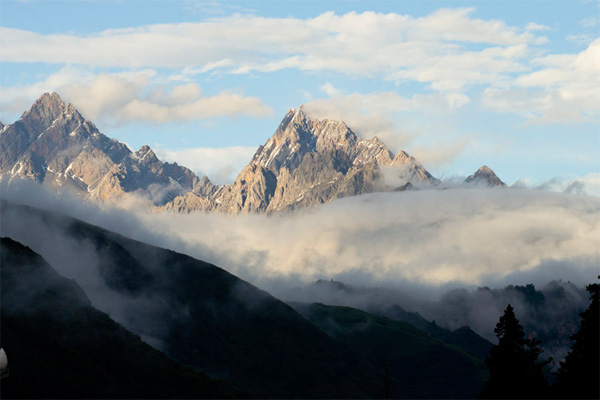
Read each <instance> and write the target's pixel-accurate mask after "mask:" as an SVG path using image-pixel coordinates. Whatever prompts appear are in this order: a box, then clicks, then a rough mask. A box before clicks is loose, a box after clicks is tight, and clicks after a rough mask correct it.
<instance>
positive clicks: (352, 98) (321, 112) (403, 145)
mask: <svg viewBox="0 0 600 400" xmlns="http://www.w3.org/2000/svg"><path fill="white" fill-rule="evenodd" d="M322 88H323V89H324V90H325V91H328V92H329V93H331V96H330V97H329V98H327V99H318V100H312V101H309V102H307V103H306V104H304V105H303V109H304V111H305V112H306V113H307V114H308V115H309V116H311V117H313V118H317V119H335V120H340V121H344V122H345V123H346V124H348V126H349V127H350V128H351V129H352V130H353V131H354V132H355V133H356V134H357V135H359V136H360V137H361V138H363V139H370V138H372V137H374V136H377V137H379V138H380V139H381V140H382V141H383V142H384V143H385V144H386V145H387V146H388V147H389V149H390V150H392V151H393V152H398V151H399V150H406V151H409V153H411V155H413V156H415V157H416V159H417V160H419V162H421V163H423V165H424V166H425V167H426V168H432V167H437V166H440V165H445V164H448V163H450V162H451V161H452V160H453V159H454V158H455V157H456V156H457V155H458V154H459V153H460V152H461V151H462V150H463V149H465V147H466V146H467V144H468V137H469V136H466V137H463V138H453V139H452V141H450V140H449V139H448V138H445V139H441V138H436V137H437V136H439V135H440V134H441V133H439V132H438V133H436V134H428V135H427V136H428V140H427V141H426V142H427V143H421V144H420V145H415V143H414V141H415V139H417V138H418V136H419V132H420V129H421V128H411V127H410V126H411V124H407V121H408V120H411V121H416V120H418V118H416V113H422V114H423V115H424V117H425V119H426V120H428V119H429V120H430V119H431V115H442V116H443V115H447V114H449V113H452V112H454V111H455V110H456V109H459V108H461V107H463V106H465V105H466V104H468V103H469V102H470V101H471V100H470V98H469V97H468V96H466V95H465V94H463V93H460V92H442V93H435V92H434V93H430V94H415V95H413V96H412V97H410V98H408V97H403V96H401V95H399V94H398V93H395V92H382V93H368V94H362V93H352V94H343V93H341V92H340V91H339V90H337V89H336V88H334V87H333V86H332V85H330V84H325V85H323V86H322ZM420 139H421V141H422V142H423V138H422V137H421V138H420ZM425 144H426V145H425Z"/></svg>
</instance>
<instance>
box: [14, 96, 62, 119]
mask: <svg viewBox="0 0 600 400" xmlns="http://www.w3.org/2000/svg"><path fill="white" fill-rule="evenodd" d="M65 108H66V105H65V103H64V102H63V101H62V99H61V98H60V96H59V95H58V93H55V92H52V93H44V94H43V95H41V96H40V97H39V98H38V99H37V100H36V101H35V102H34V103H33V105H32V106H31V108H30V109H29V110H28V111H26V112H25V113H23V116H22V117H21V118H22V119H23V118H25V117H33V116H35V117H38V118H39V119H40V122H41V123H42V124H44V125H49V124H51V123H52V121H54V120H55V119H56V118H58V117H59V116H60V114H62V112H63V111H64V110H65Z"/></svg>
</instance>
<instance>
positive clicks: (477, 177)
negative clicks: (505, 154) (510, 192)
mask: <svg viewBox="0 0 600 400" xmlns="http://www.w3.org/2000/svg"><path fill="white" fill-rule="evenodd" d="M465 183H470V184H475V185H484V186H501V187H506V184H505V183H504V182H502V181H501V180H500V178H498V176H496V174H495V173H494V171H492V170H491V168H489V167H488V166H487V165H483V166H482V167H481V168H479V169H478V170H477V171H475V173H474V174H473V175H470V176H468V177H467V179H465Z"/></svg>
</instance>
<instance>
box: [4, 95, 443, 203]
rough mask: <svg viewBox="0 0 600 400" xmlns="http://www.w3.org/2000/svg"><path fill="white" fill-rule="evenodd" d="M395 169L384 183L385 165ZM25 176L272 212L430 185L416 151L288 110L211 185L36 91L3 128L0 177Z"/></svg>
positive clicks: (122, 194)
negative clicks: (230, 176)
mask: <svg viewBox="0 0 600 400" xmlns="http://www.w3.org/2000/svg"><path fill="white" fill-rule="evenodd" d="M383 167H384V168H386V176H388V172H389V173H390V174H392V175H393V178H394V179H393V180H394V182H395V184H394V185H395V186H392V185H391V184H388V183H386V179H384V176H383V173H382V168H383ZM17 177H19V178H29V179H34V180H37V181H39V182H41V183H44V184H48V185H53V186H58V187H62V186H68V187H71V188H74V189H75V190H76V191H77V192H78V193H81V194H83V195H85V196H88V197H90V198H92V199H96V200H101V201H109V202H110V201H122V200H123V199H125V198H127V197H128V196H130V195H131V194H136V195H139V196H142V197H144V198H148V199H150V200H151V201H152V202H153V204H154V205H155V206H156V207H157V208H156V210H157V211H164V210H168V211H175V212H182V213H188V212H194V211H219V212H224V213H232V214H236V213H250V212H267V213H271V212H276V211H281V210H293V209H297V208H303V207H310V206H312V205H315V204H319V203H326V202H329V201H332V200H334V199H336V198H341V197H346V196H353V195H358V194H362V193H369V192H374V191H391V190H395V189H398V188H402V187H405V186H406V185H407V184H410V185H411V186H412V185H418V184H422V183H435V182H437V180H436V179H435V178H433V177H432V176H431V174H430V173H429V172H427V170H425V168H423V167H422V166H421V165H420V164H419V163H418V162H417V161H416V160H415V159H414V158H413V157H410V156H409V155H408V154H406V153H405V152H403V151H400V152H399V153H398V154H394V153H392V152H391V151H390V150H388V149H387V148H386V146H385V144H384V143H383V142H381V141H380V140H379V139H378V138H377V137H374V138H372V139H369V140H361V139H360V138H358V137H357V135H356V134H355V133H354V132H353V131H352V130H351V129H350V128H349V127H348V126H347V125H346V124H345V123H344V122H341V121H334V120H316V119H311V118H309V117H308V116H307V115H306V114H305V113H304V111H303V110H302V108H300V109H298V110H294V109H292V110H290V111H289V112H288V113H287V114H286V116H285V117H284V119H283V120H282V122H281V124H280V125H279V128H278V129H277V131H276V132H275V134H274V135H273V136H272V137H271V138H270V139H269V140H267V142H266V143H265V144H264V145H263V146H260V147H259V148H258V150H257V151H256V153H255V154H254V156H253V157H252V160H251V161H250V163H249V164H248V165H247V166H246V167H245V168H244V169H243V170H242V171H241V172H240V174H239V175H238V176H237V178H236V180H235V182H234V183H232V184H230V185H224V186H216V185H214V184H212V183H211V182H210V180H208V178H206V177H205V178H203V179H200V178H198V177H197V176H196V175H195V174H194V173H193V172H192V171H190V170H189V169H187V168H184V167H181V166H179V165H177V164H169V163H163V162H161V161H160V160H159V159H158V158H157V157H156V154H154V152H153V151H152V149H150V147H148V146H142V148H141V149H139V150H138V151H136V152H132V151H131V150H130V149H129V148H128V147H127V146H126V145H125V144H123V143H120V142H118V141H116V140H114V139H109V138H108V137H106V136H105V135H103V134H102V133H100V132H99V131H98V129H97V128H96V127H95V126H94V124H93V123H91V122H89V121H87V120H85V119H84V118H83V117H82V115H81V114H80V113H79V112H78V111H77V110H76V109H75V107H74V106H73V105H71V104H65V103H64V102H63V101H62V100H61V99H60V97H59V96H58V95H57V94H56V93H46V94H44V95H42V96H41V97H40V98H39V99H38V100H37V101H36V102H35V103H34V104H33V106H32V107H31V109H30V110H29V111H27V112H25V113H24V114H23V115H22V116H21V118H20V119H19V120H18V121H17V122H15V123H14V124H11V125H6V126H4V125H2V126H1V127H0V179H9V180H10V179H14V178H17Z"/></svg>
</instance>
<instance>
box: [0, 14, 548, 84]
mask: <svg viewBox="0 0 600 400" xmlns="http://www.w3.org/2000/svg"><path fill="white" fill-rule="evenodd" d="M473 12H474V9H470V8H468V9H441V10H438V11H436V12H433V13H432V14H430V15H427V16H424V17H421V18H413V17H411V16H409V15H400V14H394V13H390V14H379V13H375V12H364V13H360V14H359V13H354V12H351V13H347V14H344V15H336V14H334V13H333V12H326V13H323V14H321V15H319V16H317V17H314V18H308V19H298V18H263V17H256V16H243V15H234V16H231V17H227V18H219V19H212V20H207V21H205V22H198V23H181V24H157V25H148V26H143V27H137V28H125V29H111V30H106V31H102V32H99V33H96V34H92V35H86V36H80V35H75V34H51V35H42V34H38V33H34V32H30V31H25V30H19V29H12V28H0V29H1V30H0V59H1V60H3V61H9V62H45V63H56V64H63V63H67V64H83V65H90V66H100V67H118V68H144V67H149V68H171V69H186V71H185V72H183V73H182V75H183V76H186V74H190V73H191V74H194V73H198V72H207V71H212V70H222V71H227V72H233V73H248V72H251V71H264V72H270V71H276V70H280V69H285V68H297V69H301V70H324V69H325V70H333V71H337V72H341V73H344V74H350V75H362V76H376V75H377V76H384V77H387V78H388V79H393V80H401V79H417V80H419V81H422V82H431V83H432V85H433V86H435V87H439V88H445V87H449V88H459V87H462V86H464V85H468V84H472V83H478V82H482V81H484V82H489V81H490V80H494V79H498V77H499V76H500V75H502V74H505V73H510V72H514V71H519V70H522V69H523V68H524V67H523V66H522V65H520V63H519V62H518V61H517V60H518V59H519V58H521V57H522V56H523V55H524V53H525V49H526V46H527V44H536V43H541V42H543V41H544V38H543V37H537V36H535V35H534V34H532V33H530V32H528V31H522V30H520V29H519V28H516V27H512V26H508V25H506V23H504V22H503V21H499V20H482V19H476V18H472V17H471V14H473ZM472 43H478V44H482V45H484V48H483V50H481V51H467V49H466V47H467V46H468V45H469V44H472ZM515 49H516V50H515ZM432 61H433V67H431V68H428V69H427V68H426V70H425V72H421V70H422V69H423V68H425V67H427V66H430V65H431V64H432ZM461 66H464V67H462V68H461ZM456 68H460V71H456ZM474 68H476V69H477V70H476V71H475V70H473V69H474ZM464 70H467V71H469V72H470V74H469V73H465V71H464Z"/></svg>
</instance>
